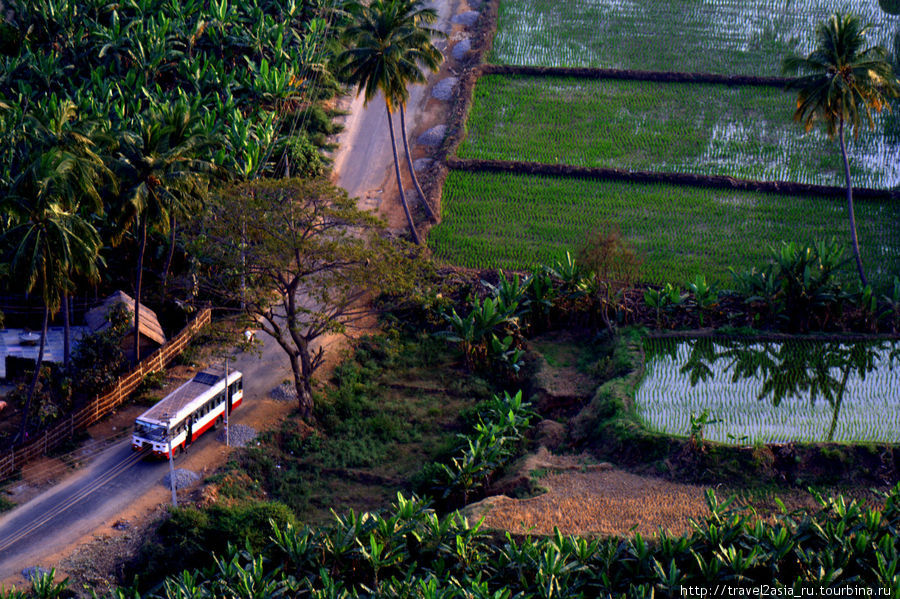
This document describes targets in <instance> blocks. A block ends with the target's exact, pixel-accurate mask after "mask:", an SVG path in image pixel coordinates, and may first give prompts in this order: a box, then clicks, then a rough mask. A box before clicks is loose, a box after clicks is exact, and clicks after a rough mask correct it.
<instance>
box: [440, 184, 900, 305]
mask: <svg viewBox="0 0 900 599" xmlns="http://www.w3.org/2000/svg"><path fill="white" fill-rule="evenodd" d="M441 209H442V212H443V214H442V222H441V223H440V224H439V225H438V226H437V227H435V228H434V229H433V230H432V231H431V233H430V234H429V240H428V241H429V245H430V246H431V248H432V249H433V251H434V253H435V256H436V257H437V258H439V259H440V260H444V261H446V262H449V263H452V264H457V265H460V266H466V267H471V268H503V269H507V270H509V269H527V268H531V267H535V266H540V265H546V264H553V263H554V262H555V261H556V260H559V259H562V258H563V256H564V255H565V252H566V251H567V250H571V249H573V248H574V247H575V246H577V245H578V244H579V243H580V242H581V241H582V240H584V239H585V237H586V235H587V234H588V233H591V232H595V231H598V230H604V229H617V230H619V231H621V233H622V235H623V236H624V237H625V238H626V239H627V240H628V241H629V242H630V243H631V244H633V246H634V247H635V250H636V251H637V253H638V255H639V256H641V257H642V258H643V265H642V270H641V275H640V278H641V279H642V280H644V281H647V282H654V283H660V284H664V283H667V282H671V283H677V284H683V283H685V282H687V281H691V280H693V279H694V277H695V276H696V275H698V274H704V275H706V277H707V280H708V282H709V283H711V284H712V283H718V284H722V283H728V282H730V277H729V276H728V268H729V267H734V268H735V269H736V270H738V271H741V270H748V269H750V268H752V267H758V266H760V265H762V264H764V263H766V261H767V260H768V259H769V248H770V247H772V246H779V245H780V244H781V242H782V241H797V242H798V243H801V244H807V245H808V244H811V243H812V242H813V241H814V240H817V239H831V238H832V237H834V238H836V239H837V240H838V241H840V242H841V243H844V241H845V240H849V233H848V231H847V227H848V224H847V220H848V219H847V218H846V214H845V207H844V204H843V201H842V200H841V199H839V198H816V197H796V196H779V195H775V194H764V193H755V192H746V191H729V190H718V189H698V188H690V187H680V186H677V185H664V184H632V183H623V182H613V181H596V180H586V179H578V178H566V177H545V176H534V175H526V174H510V173H470V172H461V171H451V173H450V175H449V176H448V177H447V181H446V184H445V186H444V198H443V202H442V208H441ZM857 218H858V220H859V222H858V226H859V234H860V239H861V247H862V252H863V260H864V262H865V263H866V264H867V265H872V266H871V268H872V269H873V272H872V273H871V279H872V280H873V281H874V285H875V286H876V287H883V286H885V285H888V284H889V283H890V282H891V281H892V279H893V276H895V275H896V273H897V272H898V271H900V229H898V227H897V226H896V223H897V222H900V205H898V204H896V203H888V202H875V201H861V202H859V204H858V205H857Z"/></svg>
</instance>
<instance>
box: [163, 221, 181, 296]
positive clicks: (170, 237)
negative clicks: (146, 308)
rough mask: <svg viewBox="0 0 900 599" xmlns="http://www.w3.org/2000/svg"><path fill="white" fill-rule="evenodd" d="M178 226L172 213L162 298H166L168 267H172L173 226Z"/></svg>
mask: <svg viewBox="0 0 900 599" xmlns="http://www.w3.org/2000/svg"><path fill="white" fill-rule="evenodd" d="M177 226H178V221H177V219H176V218H175V216H174V215H172V226H171V230H170V231H169V255H168V257H166V269H165V270H164V271H163V284H162V295H163V300H165V299H166V287H168V284H169V269H170V268H172V257H173V256H174V255H175V228H176V227H177Z"/></svg>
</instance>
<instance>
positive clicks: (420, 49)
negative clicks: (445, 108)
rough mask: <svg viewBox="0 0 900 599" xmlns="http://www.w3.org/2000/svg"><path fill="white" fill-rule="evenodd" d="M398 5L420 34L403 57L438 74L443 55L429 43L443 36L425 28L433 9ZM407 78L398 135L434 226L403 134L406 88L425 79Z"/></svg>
mask: <svg viewBox="0 0 900 599" xmlns="http://www.w3.org/2000/svg"><path fill="white" fill-rule="evenodd" d="M401 3H403V4H405V5H406V6H405V7H404V10H405V11H406V14H407V18H408V19H409V20H411V21H412V22H413V26H414V27H416V28H417V29H418V33H419V35H411V36H409V38H408V39H409V45H408V47H407V51H406V53H405V56H404V58H405V60H407V61H409V62H413V63H416V64H421V65H423V66H425V67H426V68H427V69H428V70H429V71H431V72H434V71H436V70H438V68H439V67H440V66H441V63H442V62H443V61H444V55H443V54H441V51H440V50H438V49H437V48H435V47H434V44H432V43H431V39H432V38H433V37H444V36H445V34H444V32H443V31H440V30H438V29H432V28H430V27H425V25H431V24H433V23H434V22H435V21H436V20H437V12H436V11H435V10H434V9H432V8H423V7H422V3H421V2H420V0H401ZM409 75H410V79H408V80H407V81H405V82H404V85H403V87H402V91H403V92H404V94H403V97H402V98H398V99H397V103H398V105H399V107H400V132H401V134H402V136H403V149H404V151H405V152H406V167H407V169H409V176H410V177H412V181H413V185H415V187H416V192H417V193H418V194H419V199H420V201H421V202H422V206H424V207H425V212H426V213H427V214H428V218H429V219H430V220H431V221H432V222H435V221H437V217H436V216H435V214H434V211H433V210H432V209H431V206H430V205H429V204H428V200H426V199H425V192H423V191H422V186H421V185H419V178H418V177H417V176H416V170H415V169H414V168H413V163H412V156H410V153H409V134H408V133H407V131H406V101H407V99H408V97H409V94H407V93H406V88H407V86H408V85H410V84H415V83H425V81H426V79H425V74H424V73H423V72H422V70H421V69H416V70H415V71H409Z"/></svg>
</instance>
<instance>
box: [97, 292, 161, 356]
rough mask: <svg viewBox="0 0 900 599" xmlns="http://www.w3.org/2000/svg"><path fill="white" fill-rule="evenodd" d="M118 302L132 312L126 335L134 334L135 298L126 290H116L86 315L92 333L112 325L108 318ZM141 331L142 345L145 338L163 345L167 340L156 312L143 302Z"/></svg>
mask: <svg viewBox="0 0 900 599" xmlns="http://www.w3.org/2000/svg"><path fill="white" fill-rule="evenodd" d="M118 304H122V305H124V306H125V309H126V310H128V312H129V313H130V314H131V328H129V329H128V332H127V333H126V337H131V335H133V334H134V299H132V297H131V296H130V295H128V294H127V293H125V292H124V291H116V292H115V293H113V294H112V295H110V296H109V297H108V298H106V299H105V300H103V302H101V303H100V305H99V306H97V307H96V308H93V309H91V310H90V311H89V312H88V313H87V314H85V315H84V320H85V322H86V323H87V325H88V327H89V328H90V330H91V332H92V333H96V332H98V331H103V330H105V329H107V328H108V327H109V326H110V323H109V319H108V315H109V311H110V310H111V309H112V308H113V307H114V306H116V305H118ZM140 333H141V337H142V341H141V344H142V345H143V344H144V340H147V341H151V342H153V343H155V344H156V345H163V344H164V343H165V342H166V335H165V333H163V329H162V326H161V325H160V324H159V319H158V318H157V317H156V312H154V311H153V310H151V309H150V308H148V307H147V306H145V305H144V304H141V330H140Z"/></svg>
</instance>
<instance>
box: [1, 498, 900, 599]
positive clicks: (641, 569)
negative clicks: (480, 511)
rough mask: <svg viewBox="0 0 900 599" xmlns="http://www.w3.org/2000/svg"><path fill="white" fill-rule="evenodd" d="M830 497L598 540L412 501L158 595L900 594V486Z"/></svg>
mask: <svg viewBox="0 0 900 599" xmlns="http://www.w3.org/2000/svg"><path fill="white" fill-rule="evenodd" d="M820 503H821V508H820V509H819V510H818V511H816V512H814V513H812V514H809V513H800V512H792V513H787V512H786V511H784V512H783V513H782V514H780V515H779V516H776V517H775V518H774V519H773V520H772V521H764V520H762V519H760V518H757V517H755V515H754V514H752V513H748V512H739V511H736V510H732V509H730V507H729V502H725V503H720V502H719V501H718V500H717V499H716V497H715V495H714V494H713V493H712V492H709V494H708V504H709V509H710V515H709V517H708V518H707V519H706V520H705V522H702V523H695V524H694V527H693V531H692V532H691V533H689V534H687V535H684V536H680V537H673V536H669V535H667V534H665V533H661V534H660V535H659V537H658V538H656V539H654V540H650V541H648V540H647V539H644V538H643V537H641V536H640V535H635V536H634V537H633V538H630V539H620V538H610V539H586V538H581V537H567V536H563V535H562V534H560V533H559V532H557V533H556V534H555V535H552V536H550V537H549V538H543V539H532V538H529V537H526V538H524V539H515V538H513V537H511V536H510V535H508V534H507V535H506V536H505V538H501V539H492V538H491V537H489V536H488V535H487V534H486V533H484V532H482V531H480V530H479V527H478V526H470V525H469V524H468V522H466V521H465V520H464V519H463V518H461V517H460V516H459V515H458V514H453V515H450V516H447V517H444V518H440V517H438V516H437V515H436V514H435V513H434V512H433V511H432V510H431V509H429V507H428V505H427V504H426V503H424V502H423V501H421V500H418V499H405V498H404V497H403V496H402V495H400V496H398V501H397V503H396V505H395V506H394V509H393V511H392V512H391V513H387V514H384V515H378V514H369V513H363V514H355V513H353V512H350V513H349V514H347V515H344V516H336V517H335V521H334V523H333V524H332V525H331V526H328V527H322V528H310V527H295V526H294V525H292V524H290V523H288V524H284V525H281V526H275V527H274V531H273V533H272V542H271V543H270V544H269V545H268V546H267V547H266V548H265V549H264V550H262V551H253V550H239V549H237V548H236V547H235V546H231V547H229V549H228V550H227V551H226V552H225V554H224V555H219V556H217V557H216V558H215V564H214V565H213V566H211V567H209V568H206V569H204V570H202V571H193V572H191V571H184V572H182V573H181V574H180V575H172V576H170V577H169V578H167V579H166V580H165V582H164V584H162V585H161V586H160V587H158V591H157V593H156V594H155V596H158V597H166V598H171V599H182V598H188V597H190V598H205V597H277V596H282V595H286V596H290V597H320V598H348V599H349V598H354V597H397V598H401V597H402V598H407V597H409V598H412V597H416V598H420V599H430V598H442V599H451V598H453V599H456V598H460V599H462V598H466V599H475V598H485V599H486V598H491V599H511V598H513V597H515V598H517V599H529V598H536V597H542V598H549V597H558V598H560V599H563V598H583V597H611V596H615V597H641V598H644V597H652V596H656V597H678V596H682V592H683V590H684V589H687V588H691V587H693V588H694V589H695V592H698V591H697V589H698V588H700V587H702V588H705V589H707V592H709V589H710V588H713V587H716V586H719V587H720V588H723V587H724V588H732V589H738V588H740V589H745V590H744V591H742V593H746V594H749V592H750V591H749V589H751V588H754V587H755V588H757V589H759V588H767V589H770V590H771V592H772V593H773V594H778V595H782V596H784V595H793V596H799V595H801V593H804V592H805V593H806V594H809V595H813V594H816V593H821V592H822V589H830V594H835V595H838V594H841V595H842V596H843V595H844V594H847V593H848V592H849V591H853V590H854V589H859V588H868V589H872V592H873V593H879V592H880V593H882V594H886V595H887V596H896V595H897V593H898V592H900V549H898V545H897V542H896V540H897V529H898V527H900V486H898V487H895V488H894V489H893V490H892V491H891V492H890V493H889V494H885V496H884V505H883V507H881V508H875V507H864V506H862V505H860V504H858V503H856V502H855V501H847V500H845V499H844V498H842V497H838V498H834V499H821V498H820ZM801 589H805V591H802V590H801ZM126 592H127V591H124V590H122V589H119V590H117V592H116V594H114V596H117V597H122V596H124V595H125V594H126ZM755 595H758V592H757V593H755ZM24 596H27V595H23V594H17V592H15V591H13V592H9V591H7V592H5V593H0V597H2V598H3V599H12V598H19V597H24ZM33 596H52V595H40V594H34V595H33Z"/></svg>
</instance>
